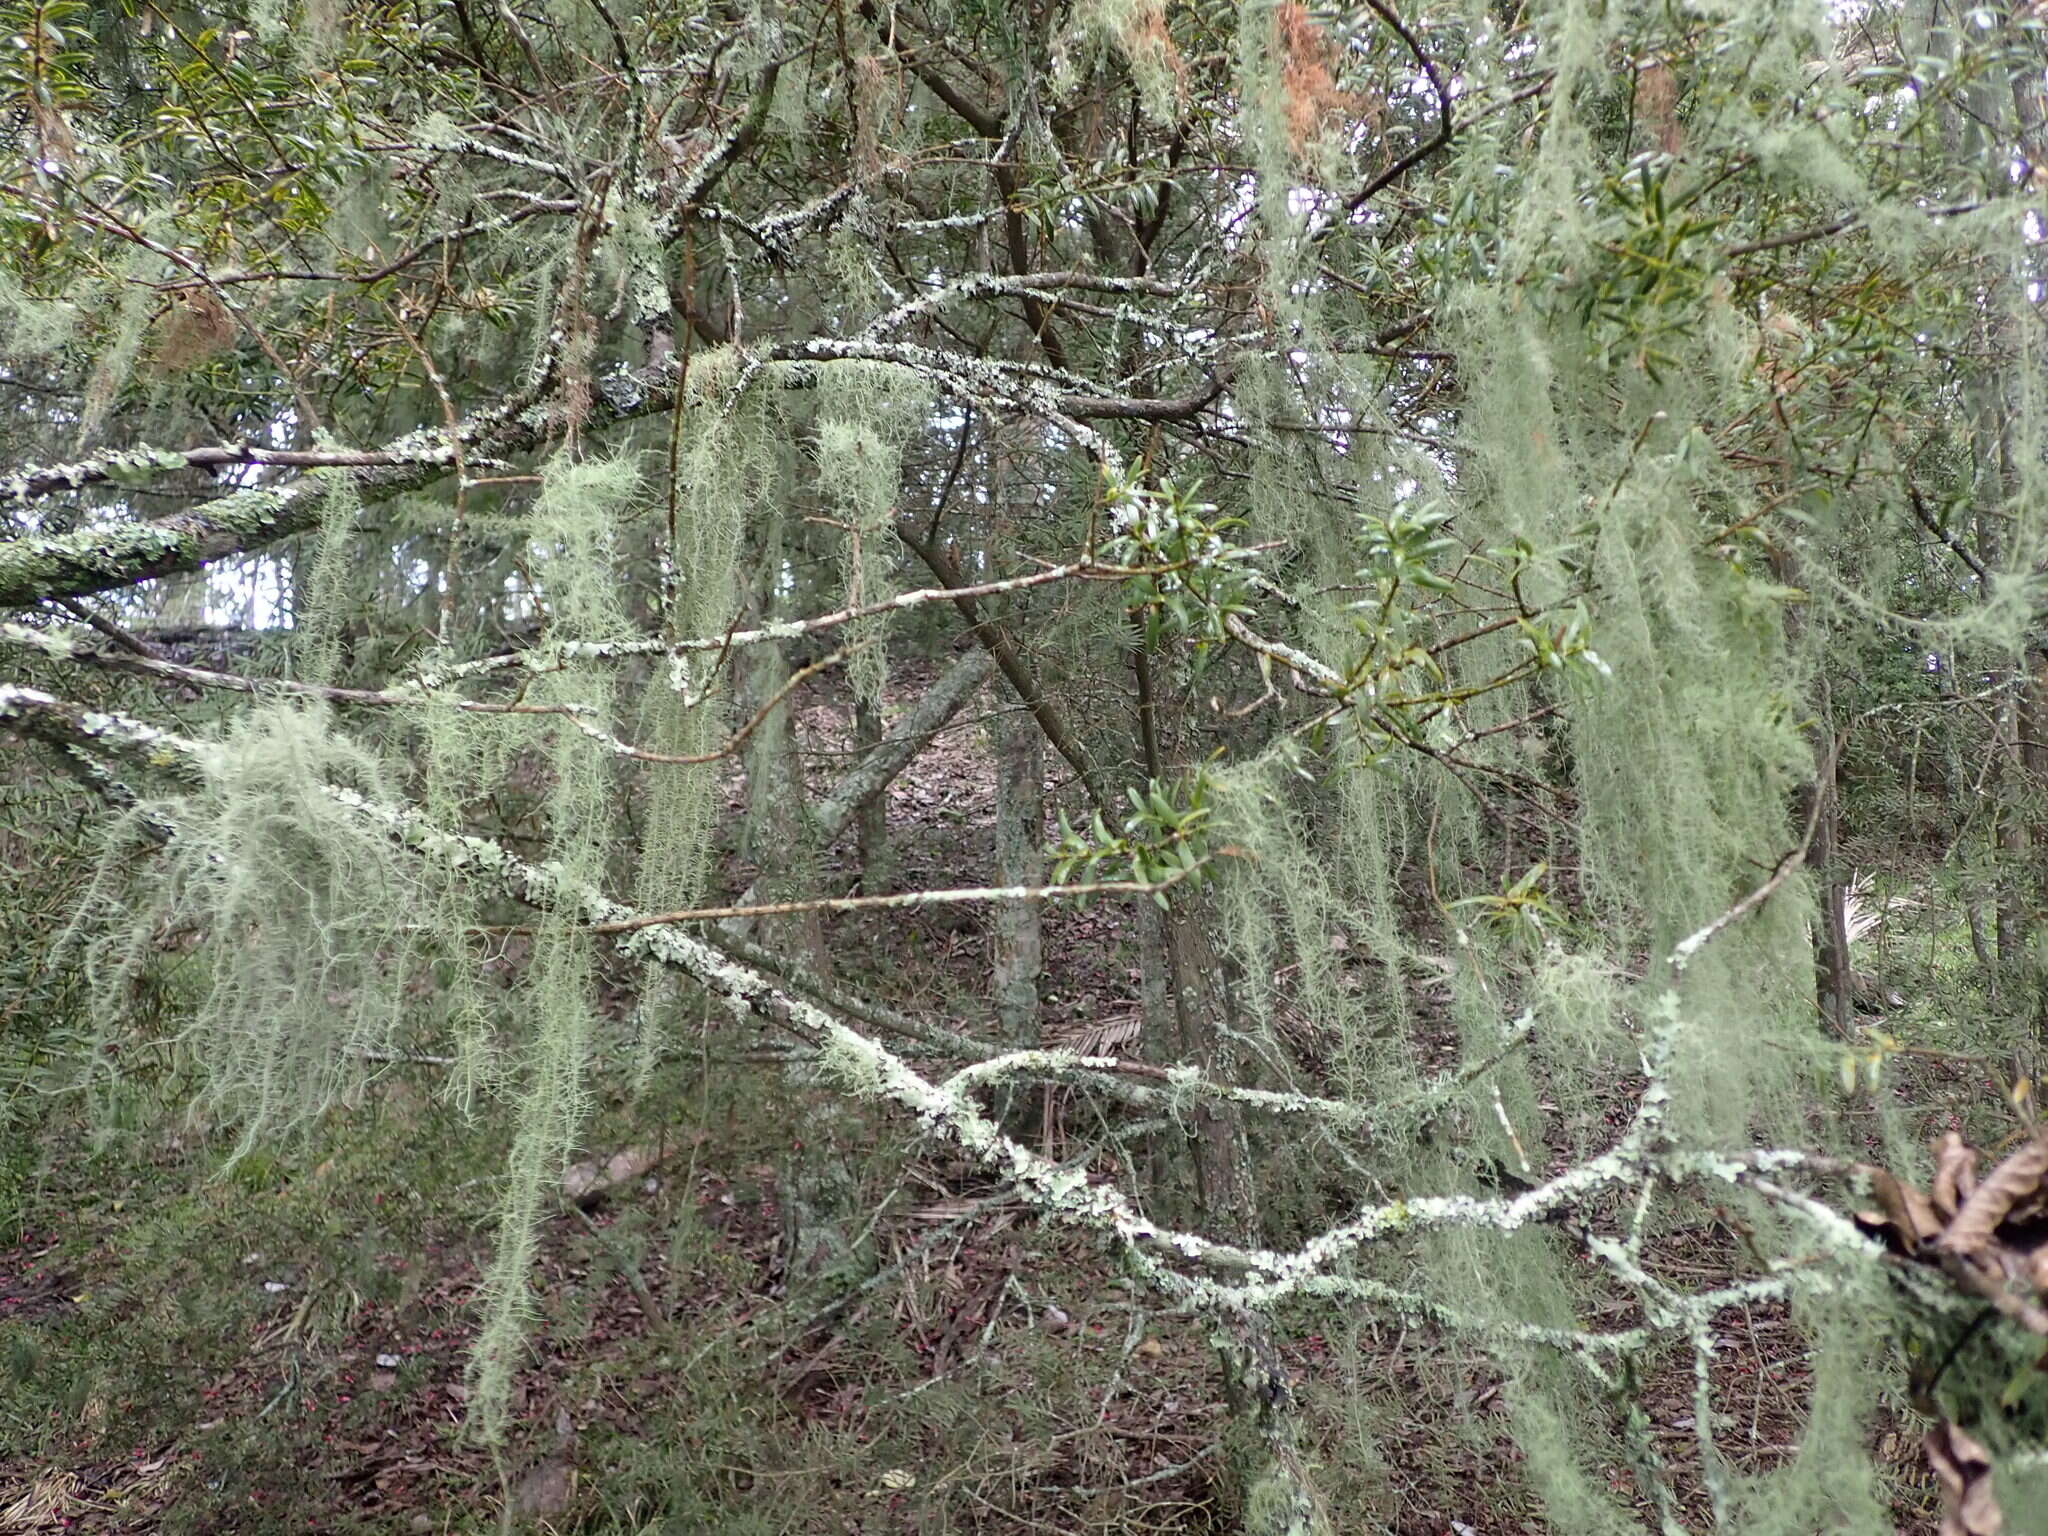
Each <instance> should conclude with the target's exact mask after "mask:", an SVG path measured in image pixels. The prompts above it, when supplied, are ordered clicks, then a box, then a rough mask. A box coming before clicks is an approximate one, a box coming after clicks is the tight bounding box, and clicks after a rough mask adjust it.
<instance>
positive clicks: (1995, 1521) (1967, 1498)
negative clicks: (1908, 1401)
mask: <svg viewBox="0 0 2048 1536" xmlns="http://www.w3.org/2000/svg"><path fill="white" fill-rule="evenodd" d="M1922 1444H1924V1445H1925V1446H1926V1447H1927V1464H1928V1465H1929V1466H1930V1467H1932V1468H1933V1469H1934V1477H1935V1481H1937V1482H1939V1483H1940V1484H1941V1536H1999V1533H2000V1532H2002V1531H2003V1530H2004V1529H2005V1515H2004V1512H2003V1511H2001V1510H2000V1509H1999V1507H1998V1500H1997V1498H1996V1496H1995V1495H1994V1494H1993V1492H1992V1488H1991V1456H1990V1453H1989V1452H1987V1451H1986V1450H1985V1449H1984V1447H1983V1446H1981V1445H1979V1444H1978V1443H1977V1442H1976V1441H1975V1440H1973V1439H1971V1438H1970V1437H1969V1436H1968V1435H1966V1434H1964V1433H1963V1432H1962V1431H1961V1430H1960V1429H1957V1428H1956V1427H1955V1425H1953V1424H1950V1423H1949V1422H1947V1421H1946V1420H1944V1421H1942V1422H1941V1423H1940V1424H1937V1425H1936V1426H1935V1427H1934V1428H1933V1429H1930V1430H1929V1431H1928V1432H1927V1438H1926V1439H1925V1440H1924V1441H1923V1442H1922Z"/></svg>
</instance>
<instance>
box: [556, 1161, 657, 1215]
mask: <svg viewBox="0 0 2048 1536" xmlns="http://www.w3.org/2000/svg"><path fill="white" fill-rule="evenodd" d="M667 1155H668V1154H667V1153H666V1152H664V1151H662V1150H661V1149H660V1148H659V1147H628V1148H626V1149H625V1151H623V1152H617V1153H614V1154H613V1155H612V1156H611V1157H610V1158H609V1159H607V1160H606V1161H604V1162H602V1163H600V1162H598V1161H597V1159H595V1158H592V1159H591V1160H590V1161H589V1162H584V1163H577V1164H575V1165H573V1166H572V1167H570V1168H569V1169H568V1170H567V1171H566V1172H565V1173H563V1175H562V1193H563V1194H564V1195H566V1196H568V1197H569V1198H570V1199H571V1200H573V1201H575V1202H576V1203H577V1204H578V1205H587V1204H589V1203H590V1202H591V1201H592V1200H595V1199H597V1198H598V1197H599V1196H600V1195H605V1194H609V1193H610V1192H611V1191H612V1190H615V1189H617V1188H618V1187H619V1186H620V1185H621V1184H630V1183H632V1182H633V1180H635V1179H637V1178H639V1177H640V1176H641V1175H642V1174H643V1173H646V1172H647V1171H648V1170H649V1169H651V1168H654V1167H655V1166H657V1165H658V1164H659V1163H660V1162H661V1160H662V1158H664V1157H666V1156H667Z"/></svg>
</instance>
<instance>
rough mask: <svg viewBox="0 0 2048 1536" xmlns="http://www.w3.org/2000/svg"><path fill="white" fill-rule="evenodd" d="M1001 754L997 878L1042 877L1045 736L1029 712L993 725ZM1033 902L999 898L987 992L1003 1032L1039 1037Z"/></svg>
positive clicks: (1012, 713) (1007, 881) (1039, 957)
mask: <svg viewBox="0 0 2048 1536" xmlns="http://www.w3.org/2000/svg"><path fill="white" fill-rule="evenodd" d="M992 734H993V735H994V737H995V758H996V809H995V843H996V850H995V851H996V883H997V884H998V885H1042V884H1043V883H1044V882H1045V846H1044V845H1045V748H1044V741H1045V738H1044V736H1043V734H1042V733H1041V732H1040V731H1039V729H1038V725H1037V723H1036V722H1035V721H1033V720H1032V719H1031V717H1030V716H1029V715H1026V714H1023V713H1022V712H1020V711H1017V710H1005V711H1003V712H1002V713H1001V714H1000V715H998V716H997V717H996V724H995V726H994V729H993V731H992ZM1040 912H1041V908H1040V905H1039V903H1037V902H1035V901H1003V902H998V903H996V908H995V913H994V918H995V954H994V964H993V970H992V975H991V981H990V988H989V990H990V993H991V995H992V996H993V998H994V1000H995V1007H996V1020H997V1023H998V1025H999V1026H1000V1028H1001V1031H1002V1038H1003V1040H1004V1041H1005V1042H1007V1043H1009V1044H1012V1045H1019V1046H1026V1045H1036V1044H1038V1043H1039V1009H1038V981H1039V974H1040V970H1041V968H1042V964H1043V954H1044V946H1043V943H1042V927H1041V923H1040Z"/></svg>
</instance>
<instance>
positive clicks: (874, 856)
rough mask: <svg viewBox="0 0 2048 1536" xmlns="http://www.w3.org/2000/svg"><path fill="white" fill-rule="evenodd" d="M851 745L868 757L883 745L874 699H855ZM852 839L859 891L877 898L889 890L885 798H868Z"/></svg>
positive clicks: (878, 796) (880, 708)
mask: <svg viewBox="0 0 2048 1536" xmlns="http://www.w3.org/2000/svg"><path fill="white" fill-rule="evenodd" d="M853 744H854V746H855V747H857V748H858V749H859V750H860V755H861V756H862V757H867V756H868V755H869V754H871V753H872V752H874V750H875V749H876V748H877V747H879V746H881V744H882V706H881V704H880V702H879V701H877V700H874V699H865V698H863V699H856V700H854V704H853ZM854 836H855V838H856V840H857V844H856V845H857V847H858V848H859V850H860V888H861V890H862V891H864V892H865V893H867V894H868V895H870V896H880V895H882V894H884V893H885V892H887V891H888V889H889V886H890V883H891V881H890V872H889V802H888V799H887V798H886V797H885V796H882V795H870V796H869V797H868V798H867V799H866V800H865V801H864V802H862V804H861V807H860V810H859V812H858V813H857V814H856V815H855V816H854Z"/></svg>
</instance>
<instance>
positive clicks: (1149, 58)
mask: <svg viewBox="0 0 2048 1536" xmlns="http://www.w3.org/2000/svg"><path fill="white" fill-rule="evenodd" d="M1118 41H1119V42H1120V43H1121V44H1122V45H1123V50H1124V57H1125V58H1127V59H1129V60H1130V61H1131V67H1132V69H1133V71H1134V72H1137V73H1140V74H1142V73H1144V72H1145V71H1146V70H1148V69H1153V68H1157V69H1159V70H1163V71H1164V72H1165V73H1166V74H1167V75H1170V76H1171V77H1172V79H1173V94H1174V95H1175V96H1176V97H1177V98H1179V99H1181V100H1183V101H1185V100H1186V99H1187V93H1188V66H1187V60H1185V59H1183V58H1182V57H1181V53H1180V50H1179V49H1178V48H1176V47H1175V46H1174V45H1173V34H1172V33H1171V32H1169V31H1167V29H1166V0H1144V3H1143V4H1141V5H1138V6H1136V7H1135V8H1133V9H1132V11H1131V13H1130V14H1129V15H1128V16H1127V17H1125V18H1124V22H1123V25H1122V27H1121V28H1119V29H1118Z"/></svg>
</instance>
